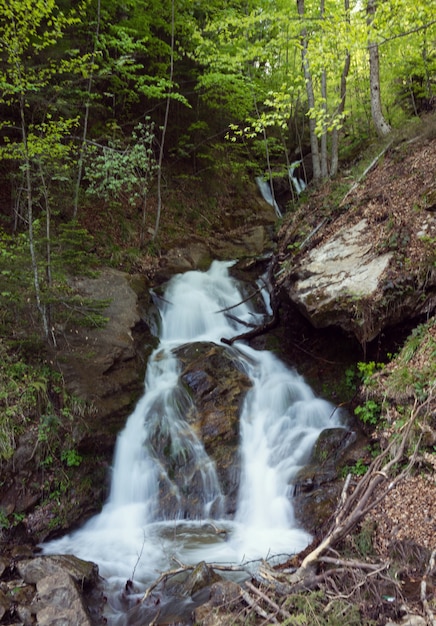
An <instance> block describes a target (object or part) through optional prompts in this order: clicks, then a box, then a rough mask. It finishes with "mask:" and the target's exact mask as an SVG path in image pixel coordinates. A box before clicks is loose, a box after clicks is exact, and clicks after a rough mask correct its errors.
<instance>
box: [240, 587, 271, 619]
mask: <svg viewBox="0 0 436 626" xmlns="http://www.w3.org/2000/svg"><path fill="white" fill-rule="evenodd" d="M241 596H242V598H243V600H244V602H246V604H248V606H249V607H251V608H252V609H253V610H254V611H255V612H256V613H257V615H259V617H262V618H263V619H265V620H267V623H269V624H278V623H279V621H278V619H277V618H276V616H275V615H273V614H271V613H270V614H268V613H267V612H266V611H265V610H264V609H263V608H262V607H261V606H260V605H259V603H258V602H257V601H256V600H255V598H252V597H251V596H250V594H249V593H248V592H247V591H244V590H243V589H242V590H241Z"/></svg>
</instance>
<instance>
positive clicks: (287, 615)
mask: <svg viewBox="0 0 436 626" xmlns="http://www.w3.org/2000/svg"><path fill="white" fill-rule="evenodd" d="M245 586H246V587H248V589H250V591H252V592H253V593H255V594H256V595H258V596H259V597H260V598H262V600H263V601H264V602H266V603H267V604H269V606H270V607H271V608H273V609H274V610H275V611H276V614H279V615H281V616H282V617H284V618H285V619H288V618H290V617H291V614H290V613H289V612H288V611H286V610H285V609H282V608H281V607H280V606H279V605H278V604H277V603H276V602H274V600H272V599H271V598H270V597H269V596H268V595H267V594H266V593H264V592H263V591H261V590H260V589H259V588H258V587H256V586H255V585H253V584H252V583H250V582H249V581H247V582H246V583H245Z"/></svg>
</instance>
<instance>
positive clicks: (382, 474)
mask: <svg viewBox="0 0 436 626" xmlns="http://www.w3.org/2000/svg"><path fill="white" fill-rule="evenodd" d="M421 409H422V405H421V406H418V405H417V402H415V405H414V407H413V409H412V412H411V415H410V417H409V420H408V421H407V422H406V424H405V425H404V426H403V427H402V431H403V432H402V436H401V439H400V441H399V442H398V441H397V440H396V439H395V438H393V439H392V440H391V442H390V444H389V445H388V446H387V448H386V449H385V450H384V451H383V452H382V453H381V454H380V455H379V456H378V457H377V458H375V459H374V460H373V462H372V463H371V465H370V466H369V468H368V470H367V472H366V474H365V475H364V476H363V477H362V479H361V480H360V481H359V482H358V483H357V485H356V487H355V489H354V491H353V492H352V493H351V494H350V495H347V489H348V485H347V481H346V483H345V485H344V489H343V491H342V495H341V499H340V502H339V505H338V508H337V511H336V514H335V516H334V521H333V523H332V525H331V527H330V529H329V531H328V532H327V534H326V536H325V537H324V539H323V540H322V541H321V543H320V544H319V545H318V546H317V547H316V548H315V549H314V550H312V551H311V552H310V553H309V554H308V555H307V556H306V557H305V558H304V559H303V561H302V563H301V565H300V567H299V569H298V570H297V572H296V573H295V574H293V575H292V578H294V579H295V582H297V581H298V580H299V579H301V577H304V576H305V575H306V571H307V569H308V568H310V566H313V565H314V564H315V562H317V561H318V560H319V558H320V557H321V556H323V555H324V553H325V552H326V551H327V550H328V549H329V548H330V547H332V546H333V545H335V544H337V543H338V542H339V541H340V540H342V539H343V538H344V537H345V536H346V535H347V534H348V533H350V532H351V531H352V530H353V529H354V528H355V527H356V526H357V524H359V523H360V522H361V521H362V519H363V518H364V517H365V516H366V515H367V513H368V512H369V511H371V510H372V509H373V508H374V507H375V506H376V505H377V504H378V503H379V502H380V501H381V500H382V499H383V498H384V497H385V496H386V494H387V493H388V492H389V491H390V490H391V489H393V488H394V487H395V486H396V485H397V483H398V482H399V481H400V480H402V479H403V478H404V477H405V476H406V475H407V473H408V472H409V471H410V469H411V467H412V465H413V463H414V462H415V458H416V450H417V447H416V448H415V452H414V454H413V455H412V457H411V458H410V460H409V463H408V465H407V467H406V469H404V470H403V471H401V472H400V473H399V474H398V475H397V476H394V477H392V480H391V482H390V483H388V484H387V485H385V486H383V484H384V483H386V482H387V480H389V478H390V477H391V474H392V473H393V472H394V471H395V470H394V468H395V467H396V465H397V464H399V463H400V462H401V461H402V460H403V457H404V452H405V448H406V444H407V443H408V441H409V437H410V433H411V430H412V427H413V425H414V423H415V419H416V417H417V415H418V413H419V412H420V410H421ZM380 489H381V491H380Z"/></svg>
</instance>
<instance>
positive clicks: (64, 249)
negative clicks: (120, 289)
mask: <svg viewBox="0 0 436 626" xmlns="http://www.w3.org/2000/svg"><path fill="white" fill-rule="evenodd" d="M93 249H94V238H93V237H92V236H91V235H90V234H89V233H88V231H87V230H86V229H85V228H83V227H81V226H80V224H78V222H77V221H75V220H73V221H71V222H64V223H62V224H60V225H59V234H58V236H57V238H56V247H55V250H54V252H55V253H56V254H57V261H58V266H61V267H63V268H64V269H65V270H66V271H68V272H71V273H73V274H76V275H82V276H84V275H85V276H92V275H94V272H93V268H94V265H95V257H94V255H93Z"/></svg>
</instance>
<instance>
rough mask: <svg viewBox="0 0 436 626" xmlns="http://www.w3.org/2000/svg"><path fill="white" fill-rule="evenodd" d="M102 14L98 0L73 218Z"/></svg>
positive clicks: (76, 205) (81, 169) (78, 190)
mask: <svg viewBox="0 0 436 626" xmlns="http://www.w3.org/2000/svg"><path fill="white" fill-rule="evenodd" d="M100 16H101V0H98V2H97V26H96V30H95V41H94V48H93V51H92V57H91V70H90V73H89V79H88V90H87V94H86V98H87V99H86V103H85V118H84V120H83V133H82V143H81V146H80V153H79V161H78V171H77V180H76V191H75V194H74V208H73V219H76V218H77V211H78V207H79V193H80V185H81V184H82V175H83V162H84V160H85V152H86V139H87V136H88V122H89V109H90V106H91V92H92V81H93V77H94V61H95V55H96V52H97V46H98V38H99V35H100Z"/></svg>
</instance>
